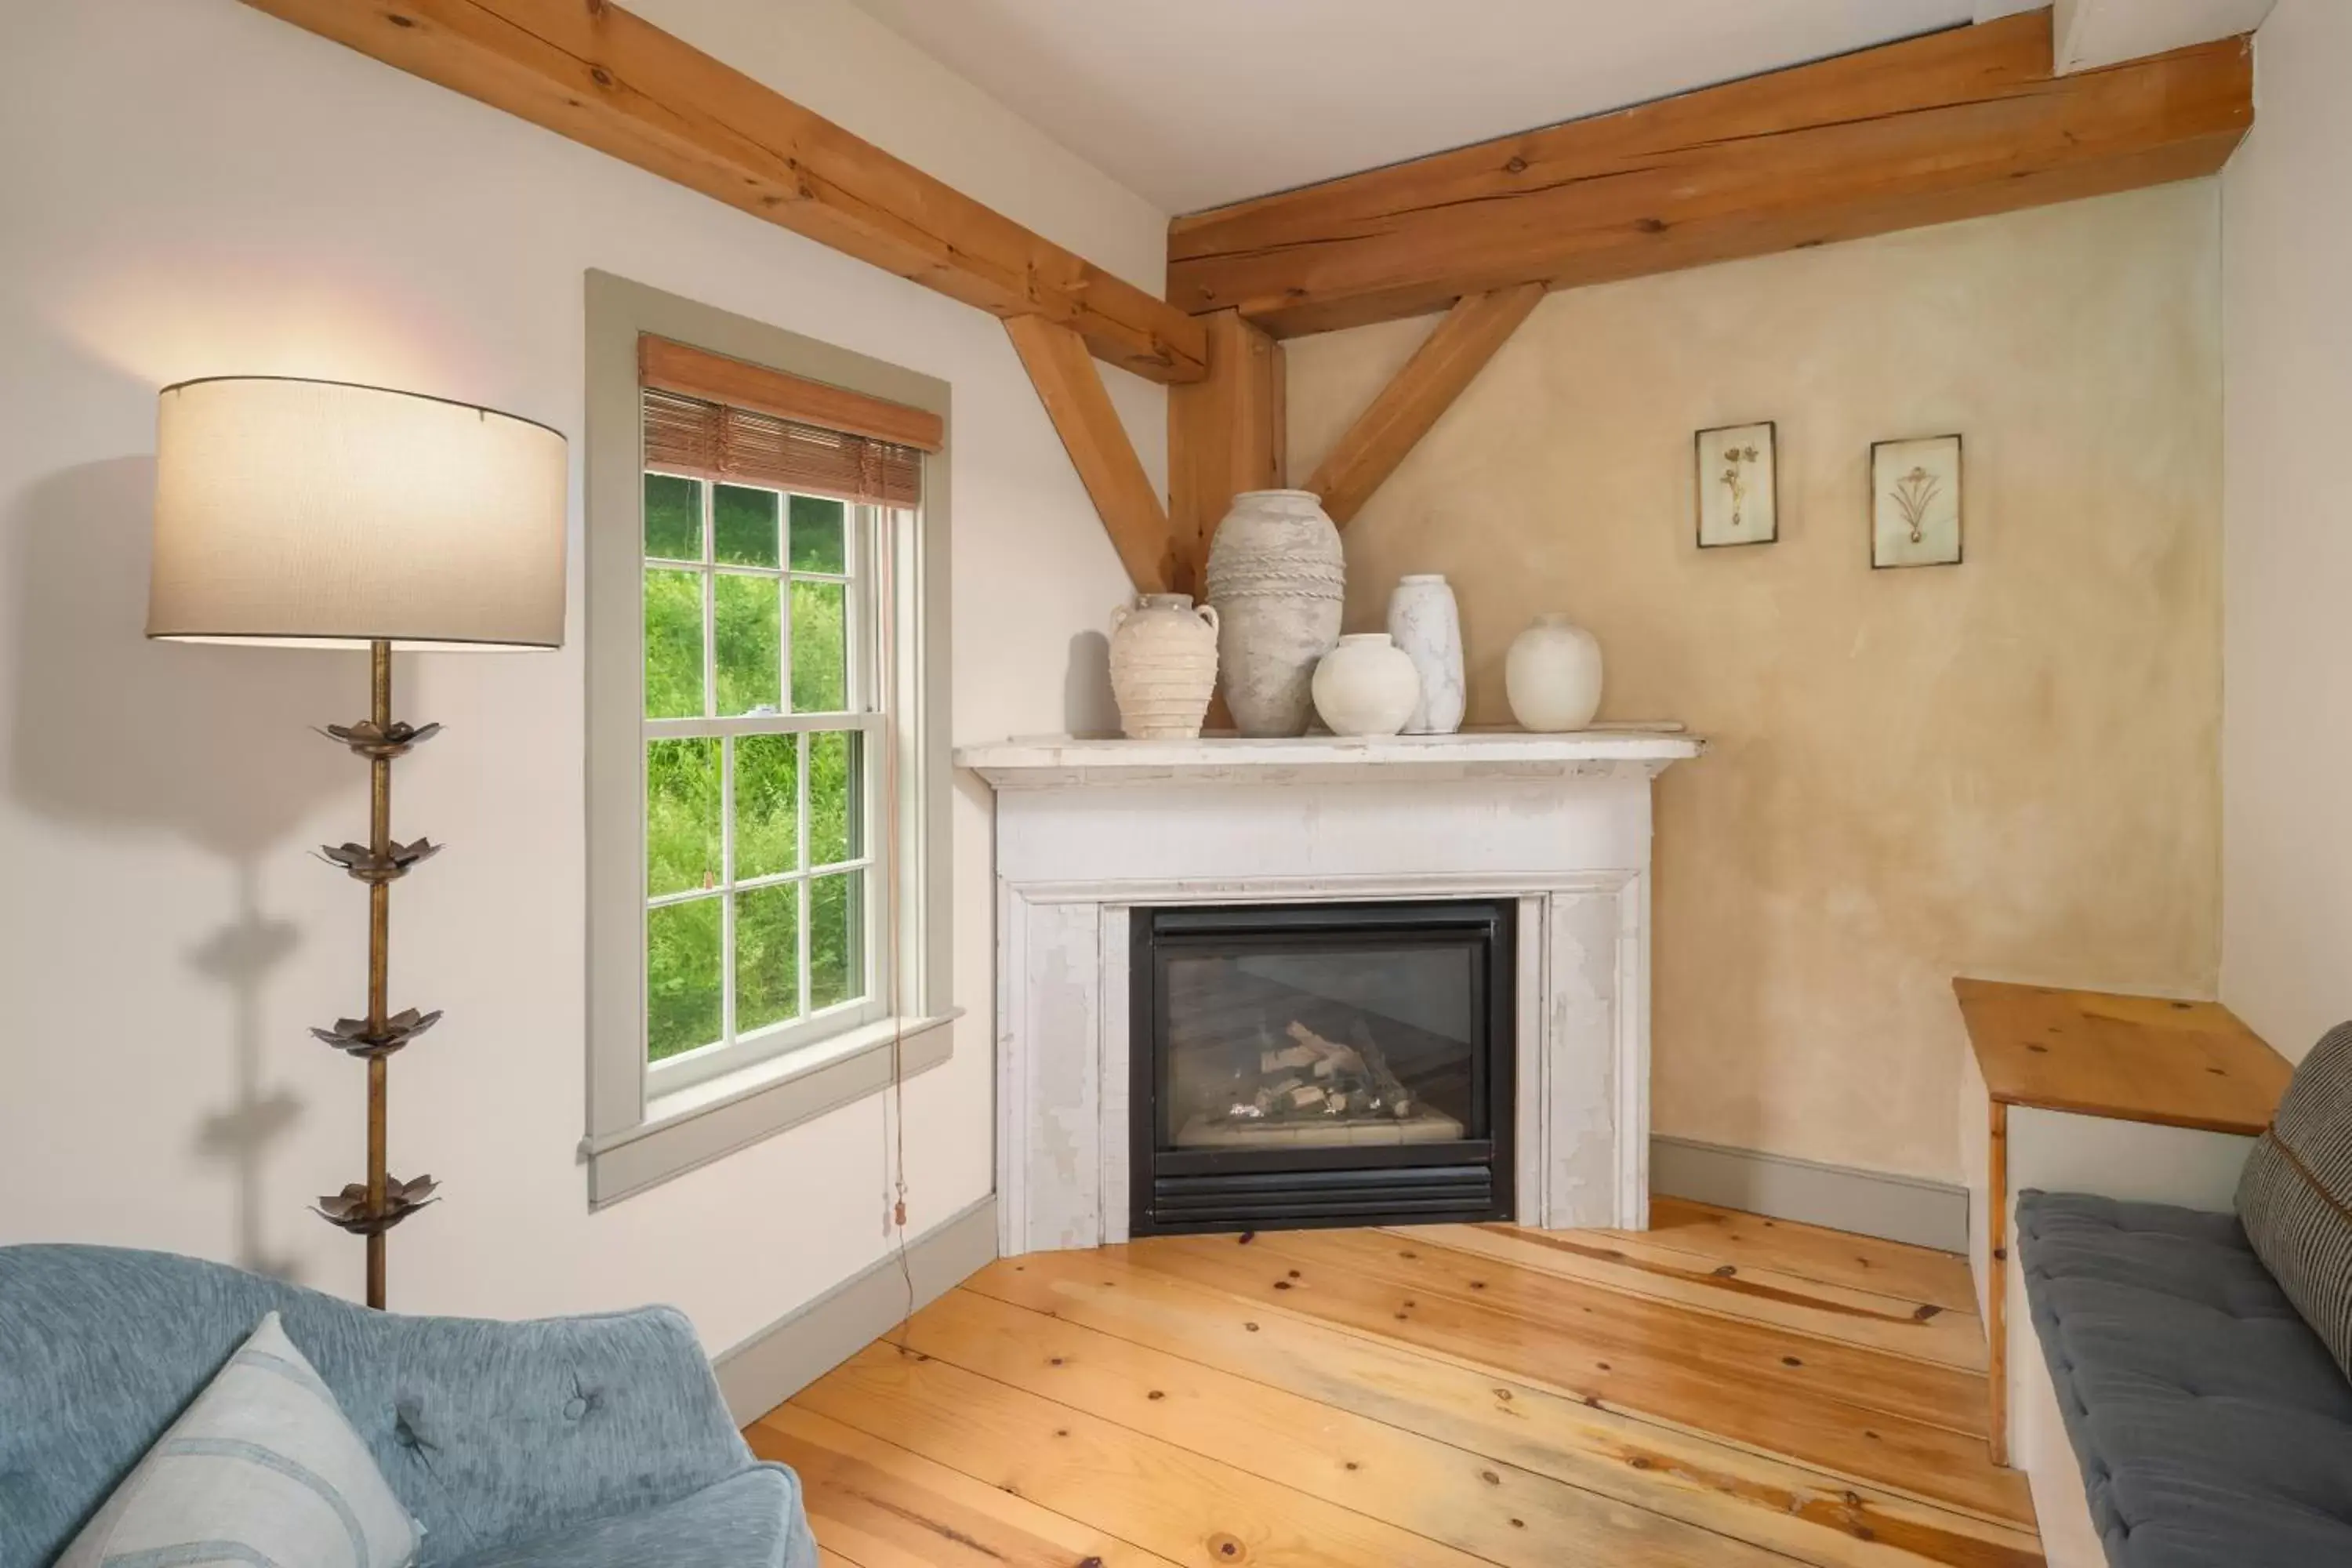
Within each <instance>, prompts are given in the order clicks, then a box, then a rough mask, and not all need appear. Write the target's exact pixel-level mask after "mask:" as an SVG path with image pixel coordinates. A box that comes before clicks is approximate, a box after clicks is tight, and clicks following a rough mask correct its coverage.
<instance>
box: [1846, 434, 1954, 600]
mask: <svg viewBox="0 0 2352 1568" xmlns="http://www.w3.org/2000/svg"><path fill="white" fill-rule="evenodd" d="M1965 458H1966V454H1965V451H1964V444H1963V443H1962V441H1961V439H1960V437H1958V436H1915V437H1907V438H1906V439H1903V440H1899V441H1874V442H1872V443H1871V447H1870V564H1871V569H1872V570H1873V571H1889V570H1898V569H1901V568H1904V567H1910V566H1958V564H1960V562H1961V557H1962V554H1963V538H1962V516H1963V511H1964V509H1965V505H1966V479H1967V474H1966V462H1965Z"/></svg>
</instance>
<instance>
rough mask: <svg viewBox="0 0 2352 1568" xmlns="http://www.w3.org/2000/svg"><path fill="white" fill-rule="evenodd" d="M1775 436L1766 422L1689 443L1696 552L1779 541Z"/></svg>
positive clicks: (1721, 429) (1720, 430)
mask: <svg viewBox="0 0 2352 1568" xmlns="http://www.w3.org/2000/svg"><path fill="white" fill-rule="evenodd" d="M1778 447H1779V430H1778V428H1777V427H1776V426H1775V425H1774V424H1773V422H1772V421H1771V420H1769V419H1767V420H1762V421H1759V422H1757V423H1753V424H1748V425H1724V426H1717V427H1716V428H1714V429H1711V430H1701V431H1699V432H1697V433H1696V435H1694V436H1693V437H1691V457H1692V472H1693V474H1694V476H1695V478H1696V495H1695V498H1694V499H1695V509H1696V512H1697V526H1698V547H1699V548H1700V549H1701V550H1719V549H1723V548H1725V547H1727V546H1730V545H1739V544H1770V543H1772V542H1775V541H1776V540H1778V539H1779V538H1780V452H1779V449H1778Z"/></svg>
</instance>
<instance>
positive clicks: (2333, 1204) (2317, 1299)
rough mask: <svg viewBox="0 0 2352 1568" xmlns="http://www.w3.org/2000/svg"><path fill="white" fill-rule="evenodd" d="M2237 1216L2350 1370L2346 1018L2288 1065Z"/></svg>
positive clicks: (2350, 1081) (2350, 1044)
mask: <svg viewBox="0 0 2352 1568" xmlns="http://www.w3.org/2000/svg"><path fill="white" fill-rule="evenodd" d="M2238 1218H2239V1219H2240V1221H2241V1222H2242V1223H2243V1224H2244V1226H2245V1227H2246V1239H2247V1240H2248V1241H2250V1242H2251V1243H2252V1245H2253V1248H2254V1251H2255V1252H2256V1253H2258V1254H2260V1255H2261V1257H2262V1260H2263V1267H2264V1268H2268V1269H2269V1270H2270V1271H2271V1275H2272V1277H2273V1279H2276V1280H2277V1281H2278V1282H2279V1289H2282V1290H2284V1291H2285V1292H2286V1296H2287V1300H2290V1301H2293V1302H2294V1307H2295V1310H2296V1311H2298V1312H2301V1313H2302V1314H2303V1319H2304V1321H2305V1322H2307V1323H2309V1324H2310V1325H2311V1326H2312V1328H2313V1330H2314V1331H2315V1332H2317V1334H2318V1335H2319V1337H2320V1339H2321V1340H2322V1341H2324V1342H2326V1345H2327V1348H2328V1350H2329V1351H2330V1352H2333V1353H2334V1354H2335V1357H2336V1365H2337V1366H2339V1367H2341V1368H2343V1369H2344V1370H2345V1371H2346V1372H2347V1373H2352V1024H2339V1025H2337V1026H2336V1027H2335V1028H2333V1029H2330V1030H2329V1031H2328V1032H2327V1034H2326V1037H2324V1038H2322V1039H2321V1040H2320V1042H2319V1044H2317V1045H2315V1046H2314V1047H2312V1048H2311V1054H2310V1055H2309V1056H2307V1057H2305V1058H2303V1064H2302V1065H2301V1066H2300V1067H2297V1068H2295V1069H2294V1082H2292V1083H2290V1084H2288V1085H2287V1089H2286V1094H2285V1095H2284V1098H2282V1099H2281V1100H2279V1106H2278V1111H2277V1114H2276V1115H2275V1116H2273V1118H2272V1121H2271V1128H2270V1131H2267V1132H2265V1133H2263V1136H2262V1139H2261V1141H2260V1142H2257V1143H2255V1145H2254V1152H2252V1154H2250V1155H2248V1156H2247V1158H2246V1169H2245V1173H2244V1174H2243V1175H2242V1176H2241V1177H2240V1178H2239V1181H2238Z"/></svg>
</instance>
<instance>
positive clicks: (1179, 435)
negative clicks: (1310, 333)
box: [1168, 310, 1288, 596]
mask: <svg viewBox="0 0 2352 1568" xmlns="http://www.w3.org/2000/svg"><path fill="white" fill-rule="evenodd" d="M1202 321H1203V322H1204V323H1206V325H1207V327H1208V329H1209V374H1208V378H1207V379H1206V380H1204V381H1196V382H1192V383H1191V384H1186V385H1181V386H1171V387H1170V388H1169V389H1168V524H1169V532H1170V534H1171V544H1172V546H1173V549H1174V552H1175V557H1176V572H1175V575H1176V577H1177V582H1176V583H1175V584H1174V586H1175V589H1176V591H1177V592H1178V593H1183V594H1192V595H1196V596H1198V595H1202V594H1203V593H1205V592H1206V589H1207V584H1206V582H1205V580H1204V574H1205V572H1206V570H1207V567H1208V562H1209V543H1210V541H1211V540H1212V539H1213V538H1214V537H1215V536H1216V531H1217V524H1218V523H1219V522H1220V521H1223V518H1224V515H1225V509H1226V508H1227V507H1229V506H1231V505H1232V504H1233V500H1234V496H1236V495H1238V494H1240V493H1241V492H1242V491H1244V490H1271V489H1281V488H1282V487H1283V485H1284V484H1285V483H1286V479H1285V477H1284V476H1285V474H1286V470H1287V468H1288V462H1287V459H1286V457H1285V455H1284V451H1283V447H1284V443H1285V441H1286V430H1285V427H1284V420H1283V410H1284V387H1283V380H1284V377H1283V364H1282V345H1281V344H1280V343H1278V342H1275V341H1274V340H1273V339H1272V338H1270V337H1268V336H1266V335H1265V333H1264V332H1263V331H1259V330H1258V329H1257V328H1256V327H1255V326H1253V325H1251V324H1250V323H1249V322H1248V321H1244V320H1243V319H1242V314H1241V312H1240V311H1238V310H1219V311H1217V312H1216V313H1215V314H1213V315H1210V316H1204V317H1202Z"/></svg>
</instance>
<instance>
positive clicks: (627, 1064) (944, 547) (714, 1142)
mask: <svg viewBox="0 0 2352 1568" xmlns="http://www.w3.org/2000/svg"><path fill="white" fill-rule="evenodd" d="M587 307H588V338H587V367H586V368H587V386H588V407H587V443H586V464H587V468H586V487H587V548H586V551H585V552H584V556H585V565H584V571H585V574H586V579H587V581H586V587H585V593H584V595H583V598H584V605H585V620H586V635H585V638H584V640H585V643H586V647H587V735H588V747H587V789H588V835H587V837H588V842H587V851H588V854H587V862H588V889H587V890H588V982H587V984H588V996H587V1003H588V1062H587V1077H588V1127H587V1136H586V1137H585V1138H583V1140H582V1142H581V1146H580V1147H581V1155H582V1159H583V1163H585V1165H586V1166H587V1171H588V1204H589V1206H590V1207H591V1208H601V1207H603V1206H604V1205H607V1204H611V1203H615V1202H618V1201H619V1200H621V1199H623V1198H625V1197H627V1196H629V1195H630V1194H635V1193H638V1192H642V1191H644V1190H645V1189H646V1188H647V1187H650V1186H654V1185H656V1184H659V1183H661V1182H665V1181H667V1180H668V1179H669V1178H670V1177H672V1176H675V1175H677V1174H679V1173H683V1172H686V1171H688V1170H691V1169H693V1168H694V1167H695V1166H698V1165H701V1164H705V1163H709V1162H710V1161H712V1160H716V1159H719V1158H721V1157H722V1156H724V1155H726V1154H729V1153H731V1152H734V1151H736V1150H738V1149H741V1148H743V1147H745V1146H747V1145H749V1144H751V1143H755V1142H759V1141H760V1140H761V1139H763V1138H768V1137H772V1136H773V1135H774V1134H776V1133H778V1132H781V1131H783V1130H784V1129H786V1128H788V1127H792V1126H794V1125H796V1124H797V1123H799V1122H802V1121H808V1120H810V1119H811V1118H813V1117H816V1116H821V1115H823V1114H824V1113H825V1112H826V1111H828V1110H835V1109H837V1108H839V1107H841V1106H844V1105H847V1104H849V1103H851V1102H852V1101H854V1100H860V1099H863V1098H865V1097H866V1096H867V1095H870V1094H875V1093H878V1092H880V1091H881V1090H883V1089H887V1088H888V1087H889V1084H890V1081H891V1077H892V1066H893V1061H894V1058H896V1061H897V1063H898V1067H899V1068H900V1070H901V1071H902V1072H903V1073H904V1074H908V1075H911V1074H914V1073H917V1072H920V1071H922V1070H924V1069H925V1068H931V1067H936V1066H938V1065H939V1064H940V1063H941V1062H944V1061H946V1060H947V1059H948V1057H949V1055H950V1051H951V1049H952V1044H953V1038H954V1033H955V1031H954V1030H953V1028H952V1027H950V1025H951V1023H952V1021H953V1019H954V1017H955V1016H956V1015H957V1013H958V1011H959V1009H957V1008H956V1007H955V1005H954V1003H953V997H954V994H955V987H954V973H953V968H952V964H953V953H954V941H953V936H954V932H953V927H952V923H951V920H950V910H951V908H952V899H953V882H952V878H953V868H952V865H951V856H950V838H949V833H950V827H949V815H948V814H949V809H950V787H951V785H950V746H949V713H948V690H949V681H950V668H951V667H950V629H951V621H950V605H949V592H948V560H949V555H948V518H949V494H948V475H949V468H950V465H949V462H948V454H947V449H946V448H945V447H942V449H941V450H940V451H939V452H937V453H934V454H932V455H930V456H929V457H928V458H925V460H924V463H923V504H922V509H921V511H920V513H919V521H918V523H917V526H916V529H915V538H914V542H913V544H912V546H911V550H910V555H911V560H910V561H909V562H908V566H909V567H910V568H911V571H910V580H909V584H908V585H909V587H910V590H911V593H912V595H913V600H914V603H915V605H917V606H919V608H918V612H917V614H916V615H915V616H914V617H913V619H912V622H911V626H910V632H911V638H910V640H911V644H912V646H911V647H909V648H908V649H907V650H906V657H905V659H904V662H903V664H902V673H903V675H904V676H905V677H906V684H907V685H908V687H909V688H910V690H909V691H908V692H907V693H905V696H906V697H907V698H908V699H909V700H911V704H912V710H913V711H912V713H911V715H910V717H909V719H908V721H907V726H906V728H905V730H904V731H902V737H901V743H902V745H904V746H905V748H906V752H907V754H906V755H905V756H904V757H903V758H902V760H901V764H900V767H899V771H898V776H899V803H898V810H899V822H900V826H901V831H902V835H903V837H904V838H905V840H906V842H905V843H903V844H902V845H900V846H898V848H899V851H900V856H899V858H900V862H901V864H900V867H899V868H898V879H899V886H900V889H901V913H902V929H901V934H900V939H899V940H900V964H899V972H898V973H897V974H896V975H895V976H894V977H893V982H892V983H893V984H894V985H895V986H896V988H897V992H898V995H897V997H896V998H895V1002H896V1005H895V1007H894V1009H893V1014H892V1016H889V1017H886V1018H884V1019H882V1020H880V1021H879V1022H877V1023H874V1024H868V1025H865V1026H861V1027H858V1028H855V1029H851V1030H849V1031H846V1032H845V1034H843V1035H841V1036H838V1037H835V1038H833V1039H831V1040H828V1041H824V1042H822V1043H821V1044H819V1045H816V1046H814V1047H809V1048H808V1049H806V1050H804V1051H795V1052H793V1053H792V1054H790V1055H787V1056H783V1057H779V1058H772V1059H770V1060H767V1061H762V1062H756V1063H753V1064H751V1065H750V1066H748V1067H746V1068H742V1069H740V1071H738V1072H735V1073H731V1074H728V1075H726V1076H723V1077H719V1078H715V1079H709V1080H706V1081H704V1082H701V1083H698V1084H695V1085H693V1086H691V1087H690V1088H688V1089H681V1090H680V1091H678V1092H677V1093H676V1094H672V1095H666V1096H664V1097H663V1098H662V1099H661V1100H656V1101H653V1102H650V1103H649V1102H648V1100H647V1099H646V1064H645V1045H644V1018H645V953H644V910H643V903H644V899H643V891H644V873H643V866H644V859H645V845H644V835H645V817H644V780H643V769H644V761H643V757H642V756H641V754H640V747H641V746H642V744H643V735H642V731H641V725H640V720H639V714H640V713H641V711H642V710H643V707H644V699H643V693H644V689H645V688H644V680H645V668H644V647H643V643H644V624H643V617H644V614H645V602H644V594H643V589H642V586H641V584H640V582H639V574H640V572H641V570H642V562H641V556H642V542H641V537H640V531H641V520H640V516H639V507H640V504H641V503H640V484H639V479H638V476H639V474H640V473H641V472H642V468H643V458H644V436H643V429H642V425H641V420H640V416H639V411H638V396H637V337H638V334H640V333H642V332H651V333H655V334H656V335H658V336H661V337H665V338H669V339H671V340H673V341H675V342H682V343H690V344H692V345H693V346H695V347H697V348H702V349H708V350H709V351H710V352H711V353H721V354H727V355H730V356H732V357H734V358H736V359H742V360H749V361H751V362H752V363H757V364H764V365H770V366H773V367H774V368H775V369H778V370H781V371H785V372H788V373H790V374H793V375H798V376H804V377H807V378H808V379H810V380H813V381H821V382H826V383H829V384H833V385H835V386H842V387H847V388H849V389H850V390H852V391H855V392H862V393H866V394H867V395H871V396H875V397H884V398H888V399H890V400H891V401H893V402H896V403H903V404H907V405H909V406H911V407H916V408H922V409H926V410H929V412H931V413H934V414H937V415H939V416H940V418H941V420H942V421H947V420H948V419H949V394H950V389H949V386H948V384H947V383H946V382H943V381H940V380H938V379H936V378H935V377H932V376H928V375H923V374H919V373H917V372H914V371H910V370H906V369H902V368H901V367H899V366H898V365H893V364H888V363H884V362H882V361H880V360H876V359H869V358H867V357H866V356H865V355H863V354H858V353H851V352H849V351H848V350H846V349H841V348H836V347H835V346H833V345H832V344H830V343H824V342H818V341H816V340H815V339H814V338H806V337H803V336H801V335H800V334H799V333H797V332H788V331H784V330H782V328H780V327H772V326H769V325H766V324H765V323H763V322H760V321H752V320H751V319H749V318H748V317H743V316H737V315H732V314H730V313H729V312H727V311H724V310H715V309H713V308H711V307H709V306H708V305H700V304H697V303H695V302H694V301H693V300H686V299H681V298H680V297H678V296H677V295H675V294H667V293H664V292H662V291H661V290H659V289H649V288H647V287H646V286H645V285H643V284H640V283H632V282H630V281H628V280H627V279H621V278H615V277H614V276H612V275H611V274H609V273H604V272H596V271H591V272H590V273H589V274H588V275H587ZM951 430H952V424H951V422H950V431H951Z"/></svg>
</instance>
